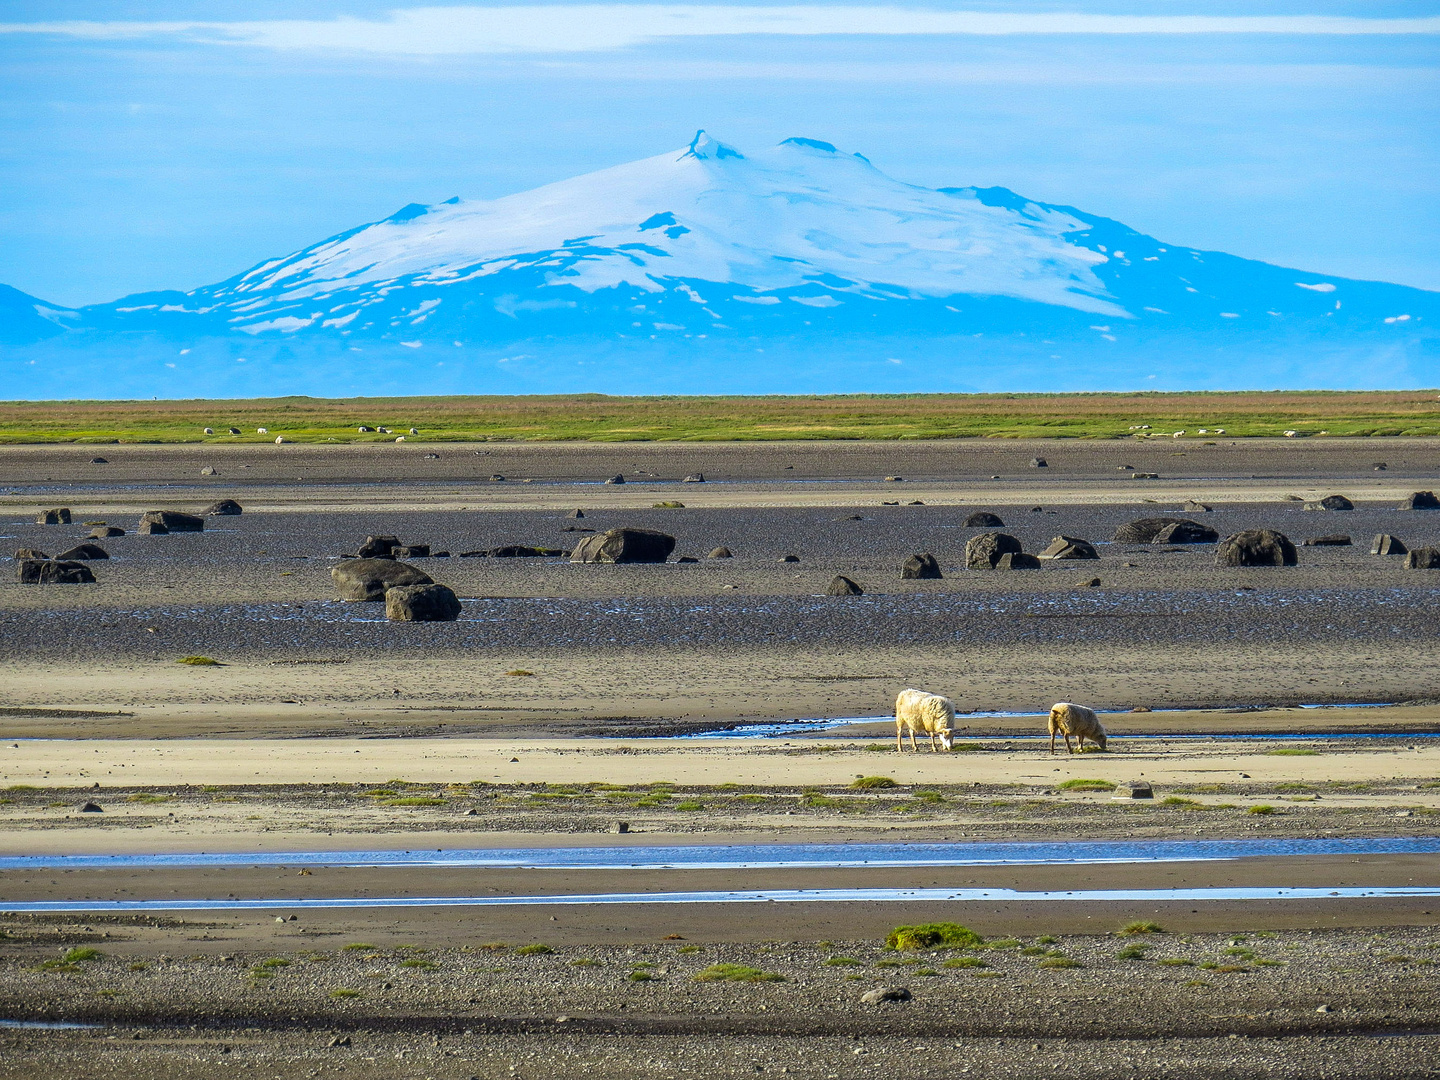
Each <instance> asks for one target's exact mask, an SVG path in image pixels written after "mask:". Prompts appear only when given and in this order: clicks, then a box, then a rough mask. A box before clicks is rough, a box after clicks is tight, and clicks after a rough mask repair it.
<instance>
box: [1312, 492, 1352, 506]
mask: <svg viewBox="0 0 1440 1080" xmlns="http://www.w3.org/2000/svg"><path fill="white" fill-rule="evenodd" d="M1305 509H1306V510H1354V509H1355V504H1354V503H1352V502H1351V501H1350V500H1349V499H1347V498H1346V497H1345V496H1344V495H1326V496H1325V497H1324V498H1323V499H1321V500H1320V501H1319V502H1307V503H1306V504H1305Z"/></svg>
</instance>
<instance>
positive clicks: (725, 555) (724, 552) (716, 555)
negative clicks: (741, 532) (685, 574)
mask: <svg viewBox="0 0 1440 1080" xmlns="http://www.w3.org/2000/svg"><path fill="white" fill-rule="evenodd" d="M705 557H706V558H707V559H733V558H734V557H735V553H734V552H733V551H731V550H730V549H729V548H727V547H718V548H715V549H714V550H713V551H711V552H710V554H709V555H706V556H705Z"/></svg>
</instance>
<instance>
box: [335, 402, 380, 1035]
mask: <svg viewBox="0 0 1440 1080" xmlns="http://www.w3.org/2000/svg"><path fill="white" fill-rule="evenodd" d="M360 430H361V431H368V430H369V428H363V427H362V428H361V429H360ZM325 1045H326V1046H349V1045H350V1036H349V1035H336V1036H335V1037H334V1038H333V1039H331V1040H330V1041H329V1042H328V1043H326V1044H325Z"/></svg>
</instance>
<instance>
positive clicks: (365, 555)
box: [355, 536, 400, 559]
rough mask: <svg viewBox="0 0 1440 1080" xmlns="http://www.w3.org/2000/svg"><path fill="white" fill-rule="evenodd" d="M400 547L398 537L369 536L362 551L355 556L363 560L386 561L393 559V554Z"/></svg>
mask: <svg viewBox="0 0 1440 1080" xmlns="http://www.w3.org/2000/svg"><path fill="white" fill-rule="evenodd" d="M399 546H400V540H399V538H398V537H394V536H367V537H366V538H365V543H363V544H361V545H360V550H359V551H357V552H356V553H355V554H356V556H357V557H359V558H361V559H386V558H391V557H392V555H391V553H392V552H393V551H394V550H395V549H396V548H397V547H399Z"/></svg>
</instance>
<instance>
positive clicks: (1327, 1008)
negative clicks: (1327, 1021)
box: [1315, 1005, 1335, 1013]
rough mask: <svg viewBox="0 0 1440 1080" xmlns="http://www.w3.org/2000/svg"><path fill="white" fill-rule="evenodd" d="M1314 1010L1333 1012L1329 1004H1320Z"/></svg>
mask: <svg viewBox="0 0 1440 1080" xmlns="http://www.w3.org/2000/svg"><path fill="white" fill-rule="evenodd" d="M1315 1011H1316V1012H1317V1013H1328V1012H1334V1011H1335V1010H1334V1009H1332V1008H1331V1007H1330V1006H1329V1005H1321V1006H1320V1007H1319V1008H1317V1009H1316V1010H1315Z"/></svg>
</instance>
